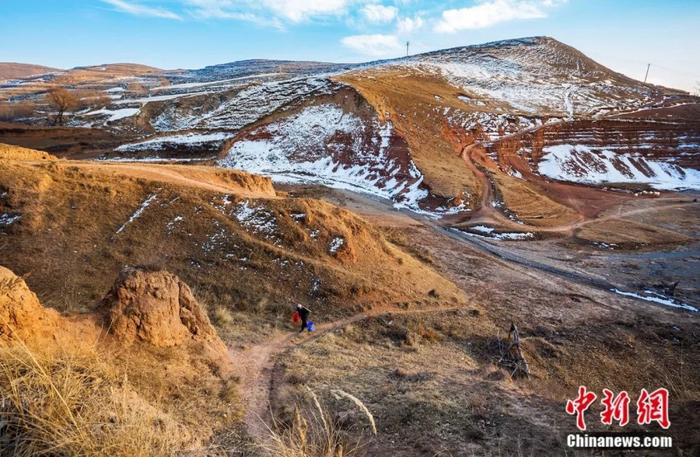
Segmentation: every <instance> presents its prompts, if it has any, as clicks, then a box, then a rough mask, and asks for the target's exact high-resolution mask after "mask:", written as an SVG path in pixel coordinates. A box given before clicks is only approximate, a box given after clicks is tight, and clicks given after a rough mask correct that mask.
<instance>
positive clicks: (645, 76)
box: [644, 63, 651, 82]
mask: <svg viewBox="0 0 700 457" xmlns="http://www.w3.org/2000/svg"><path fill="white" fill-rule="evenodd" d="M649 68H651V64H650V63H648V64H647V74H646V75H644V82H647V78H648V77H649Z"/></svg>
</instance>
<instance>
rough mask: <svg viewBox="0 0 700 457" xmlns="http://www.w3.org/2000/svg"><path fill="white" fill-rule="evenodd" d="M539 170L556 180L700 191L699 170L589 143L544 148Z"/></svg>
mask: <svg viewBox="0 0 700 457" xmlns="http://www.w3.org/2000/svg"><path fill="white" fill-rule="evenodd" d="M539 172H540V173H541V174H543V175H545V176H548V177H550V178H553V179H558V180H562V181H572V182H579V183H587V184H619V183H637V184H649V185H650V186H651V187H653V188H655V189H663V190H680V189H694V190H700V171H698V170H694V169H692V168H683V167H681V166H679V165H677V164H675V163H673V162H670V161H664V160H653V159H649V158H644V157H642V156H640V155H636V154H628V153H624V152H622V153H615V152H613V151H611V150H609V149H604V148H602V149H594V148H591V147H589V146H586V145H569V144H561V145H556V146H547V147H545V148H544V157H543V158H542V161H541V162H540V164H539Z"/></svg>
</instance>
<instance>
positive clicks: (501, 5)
mask: <svg viewBox="0 0 700 457" xmlns="http://www.w3.org/2000/svg"><path fill="white" fill-rule="evenodd" d="M565 2H566V0H479V2H478V4H476V5H474V6H470V7H467V8H458V9H449V10H445V11H443V12H442V17H441V19H440V20H439V21H438V23H437V25H436V26H435V31H437V32H444V33H450V32H457V31H459V30H467V29H481V28H485V27H490V26H492V25H495V24H498V23H501V22H508V21H514V20H519V19H539V18H544V17H547V9H548V8H552V7H555V6H558V5H559V4H562V3H565Z"/></svg>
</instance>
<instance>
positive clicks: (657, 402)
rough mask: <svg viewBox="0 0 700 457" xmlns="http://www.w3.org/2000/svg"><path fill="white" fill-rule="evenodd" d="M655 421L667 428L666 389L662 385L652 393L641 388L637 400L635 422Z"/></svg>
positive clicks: (640, 423)
mask: <svg viewBox="0 0 700 457" xmlns="http://www.w3.org/2000/svg"><path fill="white" fill-rule="evenodd" d="M652 422H657V423H658V424H659V425H660V426H661V427H662V428H665V429H666V428H669V427H670V426H671V421H670V420H668V390H666V389H664V388H663V387H662V388H660V389H656V390H655V391H653V392H652V393H649V392H647V390H646V389H642V392H641V394H640V395H639V400H637V423H638V424H639V425H644V424H651V423H652Z"/></svg>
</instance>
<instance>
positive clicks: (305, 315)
mask: <svg viewBox="0 0 700 457" xmlns="http://www.w3.org/2000/svg"><path fill="white" fill-rule="evenodd" d="M297 313H299V318H300V319H301V330H299V333H304V330H306V326H307V323H308V322H309V314H311V311H310V310H309V308H306V307H305V306H302V305H301V303H300V304H298V305H297Z"/></svg>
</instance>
